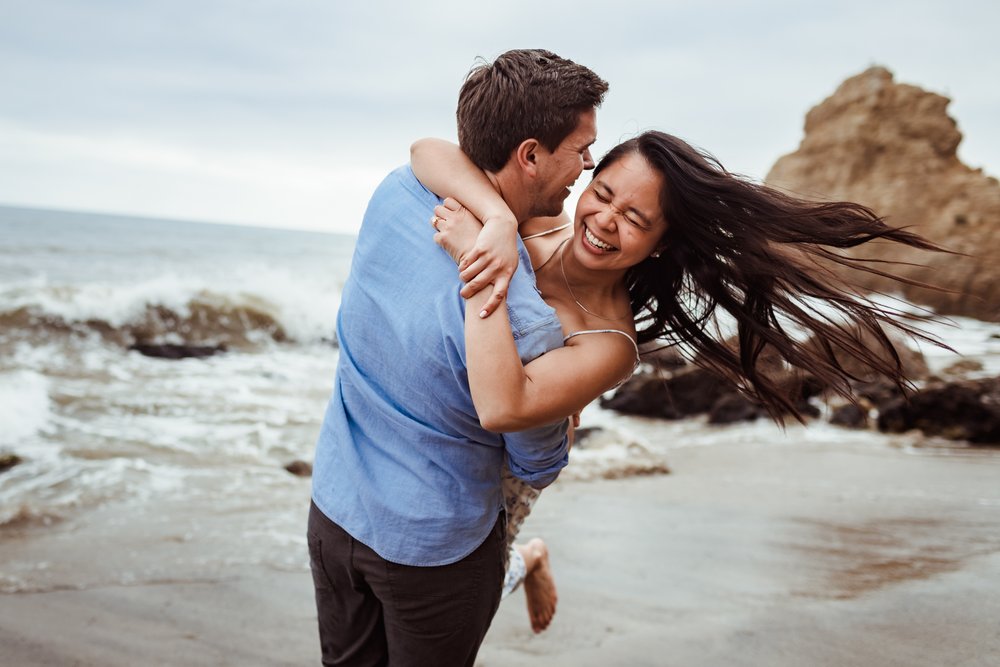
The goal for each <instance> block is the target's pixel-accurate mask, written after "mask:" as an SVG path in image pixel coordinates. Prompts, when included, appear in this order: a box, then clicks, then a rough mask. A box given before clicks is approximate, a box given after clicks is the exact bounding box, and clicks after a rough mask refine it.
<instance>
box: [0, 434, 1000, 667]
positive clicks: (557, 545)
mask: <svg viewBox="0 0 1000 667" xmlns="http://www.w3.org/2000/svg"><path fill="white" fill-rule="evenodd" d="M669 462H670V465H671V468H672V469H673V473H672V474H670V475H667V476H656V477H645V478H631V479H623V480H613V481H594V482H572V483H558V484H557V485H556V486H554V487H553V488H551V489H550V490H548V491H546V493H545V494H543V496H542V498H541V500H540V501H539V503H538V505H537V507H536V510H535V512H534V513H533V515H532V516H531V518H530V519H529V521H528V523H527V524H526V526H525V535H535V534H537V535H542V536H543V537H544V538H545V539H546V541H547V542H548V544H549V548H550V553H551V555H552V560H553V567H554V571H555V575H556V579H557V583H558V585H559V594H560V600H559V609H558V612H557V614H556V618H555V620H554V621H553V624H552V626H551V628H550V629H549V630H548V631H546V632H545V633H543V634H541V635H534V634H533V633H532V632H531V630H530V627H529V625H528V621H527V616H526V614H525V611H524V599H523V593H521V592H518V593H516V594H515V595H514V596H513V597H512V598H511V599H509V600H507V601H505V602H504V604H503V605H501V608H500V611H499V613H498V615H497V618H496V620H495V621H494V623H493V627H492V628H491V630H490V633H489V635H488V636H487V639H486V642H485V644H484V647H483V650H482V651H481V653H480V659H479V664H481V665H483V666H484V667H488V666H499V665H511V664H516V665H520V666H524V665H557V666H558V665H565V666H569V665H574V666H575V665H609V664H628V665H679V666H685V667H690V666H699V665H704V666H709V665H711V666H716V665H720V666H732V665H736V666H739V665H766V666H784V665H787V666H789V667H791V666H793V665H794V666H795V667H800V666H801V665H810V666H826V665H830V666H833V665H837V666H840V665H878V666H889V667H891V666H895V665H900V666H903V665H906V666H907V667H914V666H918V667H919V666H926V667H931V666H933V667H938V666H940V665H961V666H973V665H976V666H980V665H981V666H984V667H985V666H986V665H997V664H1000V622H998V620H997V619H998V618H1000V482H998V480H1000V452H997V451H966V452H964V453H957V454H955V455H947V456H942V455H940V453H938V452H936V451H935V450H928V451H926V452H923V453H918V454H909V453H905V452H903V451H901V450H899V449H893V448H889V447H885V446H872V447H870V448H869V447H863V446H858V445H850V446H837V445H833V444H824V445H817V444H805V445H804V444H802V443H797V442H795V440H794V438H789V439H788V440H787V442H784V443H778V444H775V443H767V444H745V443H744V444H724V445H716V446H711V447H700V448H688V449H679V450H674V451H672V452H671V453H670V461H669ZM307 499H308V482H307V481H306V480H303V481H302V483H301V485H295V486H294V487H293V488H292V489H291V490H290V491H289V492H288V493H286V494H285V495H284V496H282V497H281V498H279V499H278V500H275V498H273V497H270V498H268V499H267V501H266V502H265V501H261V503H260V504H259V505H256V506H249V507H246V508H244V510H243V511H241V512H239V513H232V512H230V513H227V515H225V516H214V515H212V514H210V513H208V512H206V511H205V509H204V507H199V506H198V504H197V502H195V501H194V500H192V501H190V502H186V501H183V500H179V501H176V502H173V503H166V504H160V505H159V506H158V509H157V514H156V515H155V516H152V517H151V516H150V515H149V514H148V513H143V514H142V515H141V516H139V515H136V513H135V512H133V511H130V509H129V508H127V507H110V508H105V509H103V510H100V511H98V512H92V513H89V514H88V515H86V516H85V517H83V518H80V519H77V520H74V521H73V522H72V525H70V526H66V525H56V526H51V527H48V528H45V527H31V528H23V529H6V530H5V531H4V532H2V533H0V583H3V584H4V585H5V586H6V589H7V590H13V589H15V588H21V589H27V590H22V591H21V592H7V593H4V594H0V646H2V649H3V650H2V655H3V659H2V663H3V664H5V665H7V664H10V665H107V666H117V665H123V666H124V665H134V664H140V663H145V664H159V665H228V664H232V665H235V664H240V665H302V664H318V662H319V651H318V646H317V640H316V636H315V618H314V616H315V612H314V609H313V607H312V588H311V583H310V580H309V575H308V571H307V569H306V567H305V556H304V543H301V544H296V543H289V544H288V545H287V547H286V550H287V552H288V554H289V555H288V557H287V558H276V557H274V555H273V553H272V552H271V551H268V550H262V551H261V552H260V553H258V552H257V551H255V549H254V543H253V539H254V535H255V530H256V531H258V532H257V533H256V534H260V533H259V530H260V528H261V527H262V526H263V527H266V526H268V525H269V524H273V523H274V522H275V521H280V522H288V523H290V524H295V523H296V522H297V523H298V524H299V525H300V526H301V527H302V528H303V530H304V524H305V516H304V508H305V505H306V503H307ZM300 506H301V507H302V508H303V509H302V511H301V512H300V511H299V507H300ZM296 530H298V529H296ZM293 532H295V531H293ZM296 534H301V532H297V533H296ZM299 549H301V550H302V551H301V554H302V555H299V553H298V552H297V550H299ZM226 554H230V556H227V555H226ZM29 562H31V563H35V564H41V565H42V570H43V571H44V572H43V574H41V575H38V576H37V577H29V576H28V575H27V574H26V573H27V570H26V569H25V568H26V567H27V566H26V564H27V563H29ZM31 580H37V581H40V582H44V585H38V586H35V589H34V592H32V587H31V586H26V585H20V584H18V583H17V582H18V581H21V582H22V584H23V583H24V582H25V581H31Z"/></svg>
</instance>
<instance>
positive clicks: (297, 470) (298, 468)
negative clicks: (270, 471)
mask: <svg viewBox="0 0 1000 667" xmlns="http://www.w3.org/2000/svg"><path fill="white" fill-rule="evenodd" d="M285 470H287V471H288V472H290V473H292V474H293V475H295V476H297V477H311V476H312V472H313V467H312V464H311V463H309V462H308V461H299V460H295V461H292V462H291V463H288V464H286V465H285Z"/></svg>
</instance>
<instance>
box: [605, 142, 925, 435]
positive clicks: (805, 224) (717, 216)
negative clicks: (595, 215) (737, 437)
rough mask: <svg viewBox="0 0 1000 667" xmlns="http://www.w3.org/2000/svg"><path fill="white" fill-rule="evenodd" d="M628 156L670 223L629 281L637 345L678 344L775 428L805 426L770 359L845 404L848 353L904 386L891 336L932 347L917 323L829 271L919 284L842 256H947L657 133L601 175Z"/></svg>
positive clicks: (857, 208)
mask: <svg viewBox="0 0 1000 667" xmlns="http://www.w3.org/2000/svg"><path fill="white" fill-rule="evenodd" d="M630 153H638V154H639V155H641V156H643V157H644V158H645V159H646V161H647V162H648V163H649V165H650V166H651V167H652V168H653V169H655V170H656V171H658V172H659V173H660V174H661V175H662V176H663V179H664V187H663V190H662V191H661V193H660V205H661V207H662V209H663V213H664V217H665V219H666V222H667V231H666V233H665V235H664V238H663V243H662V252H661V254H660V255H659V257H649V258H647V259H646V260H644V261H643V262H641V263H640V264H638V265H637V266H634V267H632V268H631V269H629V271H628V272H627V274H626V276H625V281H626V286H627V288H628V291H629V295H630V298H631V304H632V312H633V314H634V315H635V318H636V328H637V331H638V337H639V341H640V342H649V341H654V340H658V339H659V340H661V341H663V342H664V343H668V344H679V345H681V346H682V347H683V348H684V349H687V350H689V351H690V352H692V353H694V355H695V359H696V361H697V362H698V363H700V364H702V365H704V366H706V367H708V368H710V369H712V370H714V371H716V372H718V373H720V374H721V375H723V376H724V377H727V378H729V379H730V380H732V381H733V382H735V383H736V384H737V385H738V386H739V387H740V388H741V389H742V390H743V391H745V392H746V393H748V394H750V395H752V396H754V397H755V398H757V399H758V400H759V401H760V402H761V403H762V404H763V405H764V406H765V408H766V409H767V410H768V412H769V413H770V414H771V416H772V417H773V418H775V419H776V420H777V421H779V422H780V421H782V417H781V416H782V415H783V414H789V413H790V414H792V415H794V416H795V417H797V418H799V419H801V415H800V413H799V411H798V410H797V409H796V407H795V405H794V400H793V399H792V398H791V397H790V396H788V392H787V389H783V388H782V387H780V386H779V385H778V383H777V382H776V381H775V379H774V378H773V377H769V376H768V374H767V373H765V372H763V371H762V370H761V367H762V366H763V364H758V361H759V360H760V358H761V353H762V352H763V351H764V350H765V348H770V349H771V350H773V351H776V352H777V353H778V354H779V355H780V356H781V357H782V358H783V359H784V361H785V362H787V363H788V364H790V365H791V366H794V367H797V368H800V369H805V370H807V371H808V372H809V373H810V374H812V375H813V376H815V377H816V378H817V379H818V380H819V381H820V382H821V383H822V384H824V385H825V386H828V387H831V388H832V389H834V390H835V391H837V392H838V393H840V394H842V395H844V396H847V397H849V398H850V397H851V392H850V381H851V380H857V379H859V378H856V377H854V376H852V375H851V373H850V372H849V371H847V370H845V368H844V367H843V366H842V365H841V363H840V362H839V361H838V355H842V354H844V353H846V354H848V355H850V356H853V357H855V358H856V359H858V360H860V361H862V362H863V363H864V364H866V365H867V366H869V367H871V368H872V369H873V370H874V371H876V372H877V373H879V374H881V375H884V376H885V377H886V378H888V379H889V380H891V381H893V382H895V383H896V384H897V385H898V386H900V387H901V388H903V387H906V386H908V382H907V380H906V378H905V377H904V372H903V368H902V363H901V361H900V358H899V355H898V354H897V352H896V350H895V348H894V347H893V344H892V342H891V341H890V339H889V337H888V336H887V335H886V333H885V330H884V327H885V326H889V327H891V328H895V329H898V330H901V331H902V332H903V333H905V334H907V335H910V336H917V337H919V338H923V339H925V340H930V339H929V338H928V337H927V336H926V335H925V334H923V333H922V332H921V331H920V330H919V329H916V328H913V327H911V326H909V325H907V324H906V323H905V321H903V320H906V319H907V318H908V317H912V316H909V315H906V314H905V313H902V312H900V311H898V310H896V309H893V308H890V307H887V306H881V305H878V304H876V303H874V302H872V301H871V300H870V299H868V298H866V297H864V296H863V295H862V293H861V292H860V290H857V289H855V288H854V287H853V286H851V285H850V284H849V283H847V282H845V281H843V280H841V279H839V278H838V277H837V276H836V275H835V273H834V272H833V271H831V270H830V267H831V263H833V264H839V265H841V266H848V267H851V268H853V269H857V270H859V271H865V272H868V273H874V274H877V275H882V276H889V277H892V278H895V279H897V280H899V281H900V282H906V283H911V284H913V281H909V280H906V279H903V278H899V277H897V276H892V275H891V274H888V273H885V272H884V271H883V270H881V269H879V268H876V267H874V266H872V264H873V263H877V262H878V260H872V259H868V260H866V259H855V258H851V257H848V256H846V255H845V254H843V253H840V252H837V251H838V250H839V249H844V248H853V247H855V246H858V245H861V244H863V243H868V242H870V241H874V240H876V239H881V240H885V241H890V242H896V243H902V244H905V245H908V246H911V247H914V248H920V249H923V250H930V251H941V250H943V249H942V248H940V247H938V246H936V245H934V244H933V243H931V242H929V241H927V240H925V239H924V238H922V237H920V236H919V235H917V234H914V233H912V232H908V231H905V230H903V229H897V228H894V227H891V226H889V225H887V224H886V223H885V222H884V221H883V219H882V218H880V217H879V216H878V215H877V214H876V213H875V212H874V211H872V210H871V209H869V208H867V207H865V206H862V205H860V204H855V203H851V202H814V201H808V200H804V199H799V198H795V197H792V196H789V195H788V194H785V193H783V192H781V191H779V190H776V189H774V188H771V187H768V186H765V185H761V184H758V183H754V182H752V181H749V180H747V179H744V178H742V177H740V176H737V175H734V174H732V173H730V172H728V171H726V169H725V168H724V167H723V166H722V165H721V164H720V163H719V162H718V161H717V160H716V159H715V158H713V157H712V156H710V155H708V154H706V153H703V152H700V151H698V150H697V149H695V148H693V147H692V146H690V145H689V144H687V143H686V142H684V141H682V140H681V139H678V138H677V137H674V136H671V135H669V134H665V133H662V132H646V133H644V134H642V135H640V136H638V137H636V138H634V139H630V140H628V141H626V142H624V143H622V144H620V145H618V146H616V147H615V148H613V149H611V151H610V152H608V154H607V155H605V156H604V158H603V159H602V160H601V162H600V164H598V165H597V167H596V169H595V170H594V176H595V177H596V176H597V174H599V173H600V172H601V170H602V169H603V168H604V167H605V166H607V165H609V164H612V163H613V162H615V161H616V160H618V159H620V158H622V157H623V156H625V155H627V154H630ZM720 310H721V311H722V312H724V313H726V314H728V315H729V316H730V317H731V318H732V319H733V320H735V324H736V327H737V341H738V346H737V348H736V349H733V347H732V346H731V345H727V344H726V342H725V341H724V340H722V337H721V336H720V335H717V334H716V335H713V334H714V333H716V332H718V330H719V327H718V320H717V317H718V316H719V315H720V313H719V311H720ZM786 327H788V328H786ZM789 329H793V330H794V329H799V331H790V330H789ZM803 332H806V333H810V334H812V337H813V341H812V342H811V343H809V342H806V341H804V340H802V335H801V334H802V333H803ZM872 341H875V344H874V345H873V344H872ZM933 342H936V341H933ZM852 400H853V399H852Z"/></svg>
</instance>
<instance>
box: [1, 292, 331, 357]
mask: <svg viewBox="0 0 1000 667" xmlns="http://www.w3.org/2000/svg"><path fill="white" fill-rule="evenodd" d="M248 288H249V289H248ZM317 292H321V293H320V294H317ZM329 292H330V290H329V289H326V290H319V289H317V288H316V287H313V288H312V289H310V286H309V285H307V284H302V285H296V284H293V281H292V280H291V278H289V277H288V276H287V275H271V276H266V277H264V278H263V279H260V280H255V281H254V283H253V284H252V285H240V284H230V285H220V286H213V287H211V288H208V287H205V286H204V285H203V284H199V283H198V282H197V281H196V280H185V279H182V278H178V277H175V276H161V277H159V278H156V279H153V280H147V281H142V282H138V283H135V284H127V285H126V284H117V285H111V284H83V285H59V284H49V283H48V282H47V281H46V280H45V279H44V278H36V279H34V280H31V281H26V282H23V283H21V284H18V285H7V286H4V287H2V288H0V334H7V335H12V334H13V335H15V336H16V335H17V334H19V333H20V334H23V335H24V336H27V337H31V338H34V339H37V338H38V337H40V336H41V337H44V336H51V335H73V334H97V335H99V336H101V337H102V338H104V339H106V340H109V341H112V342H116V343H120V344H123V345H136V344H138V345H153V344H164V343H167V344H185V345H211V346H222V347H236V348H239V347H246V346H253V345H257V344H260V343H262V342H267V341H276V342H301V343H309V342H322V341H326V340H330V339H331V338H333V335H334V334H333V331H334V318H335V315H336V309H337V305H338V304H337V303H336V301H337V294H336V293H334V294H332V295H331V294H330V293H329ZM22 337H23V336H22Z"/></svg>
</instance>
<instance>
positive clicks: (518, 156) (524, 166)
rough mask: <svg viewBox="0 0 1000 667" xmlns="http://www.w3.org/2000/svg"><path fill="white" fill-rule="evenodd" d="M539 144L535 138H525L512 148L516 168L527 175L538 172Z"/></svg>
mask: <svg viewBox="0 0 1000 667" xmlns="http://www.w3.org/2000/svg"><path fill="white" fill-rule="evenodd" d="M540 147H541V144H539V143H538V140H537V139H525V140H524V141H522V142H521V143H520V144H518V146H517V148H515V149H514V160H515V161H516V163H517V166H518V168H519V169H520V170H521V171H523V172H525V174H527V175H528V176H532V177H534V176H535V175H536V174H537V173H538V150H539V148H540Z"/></svg>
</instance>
